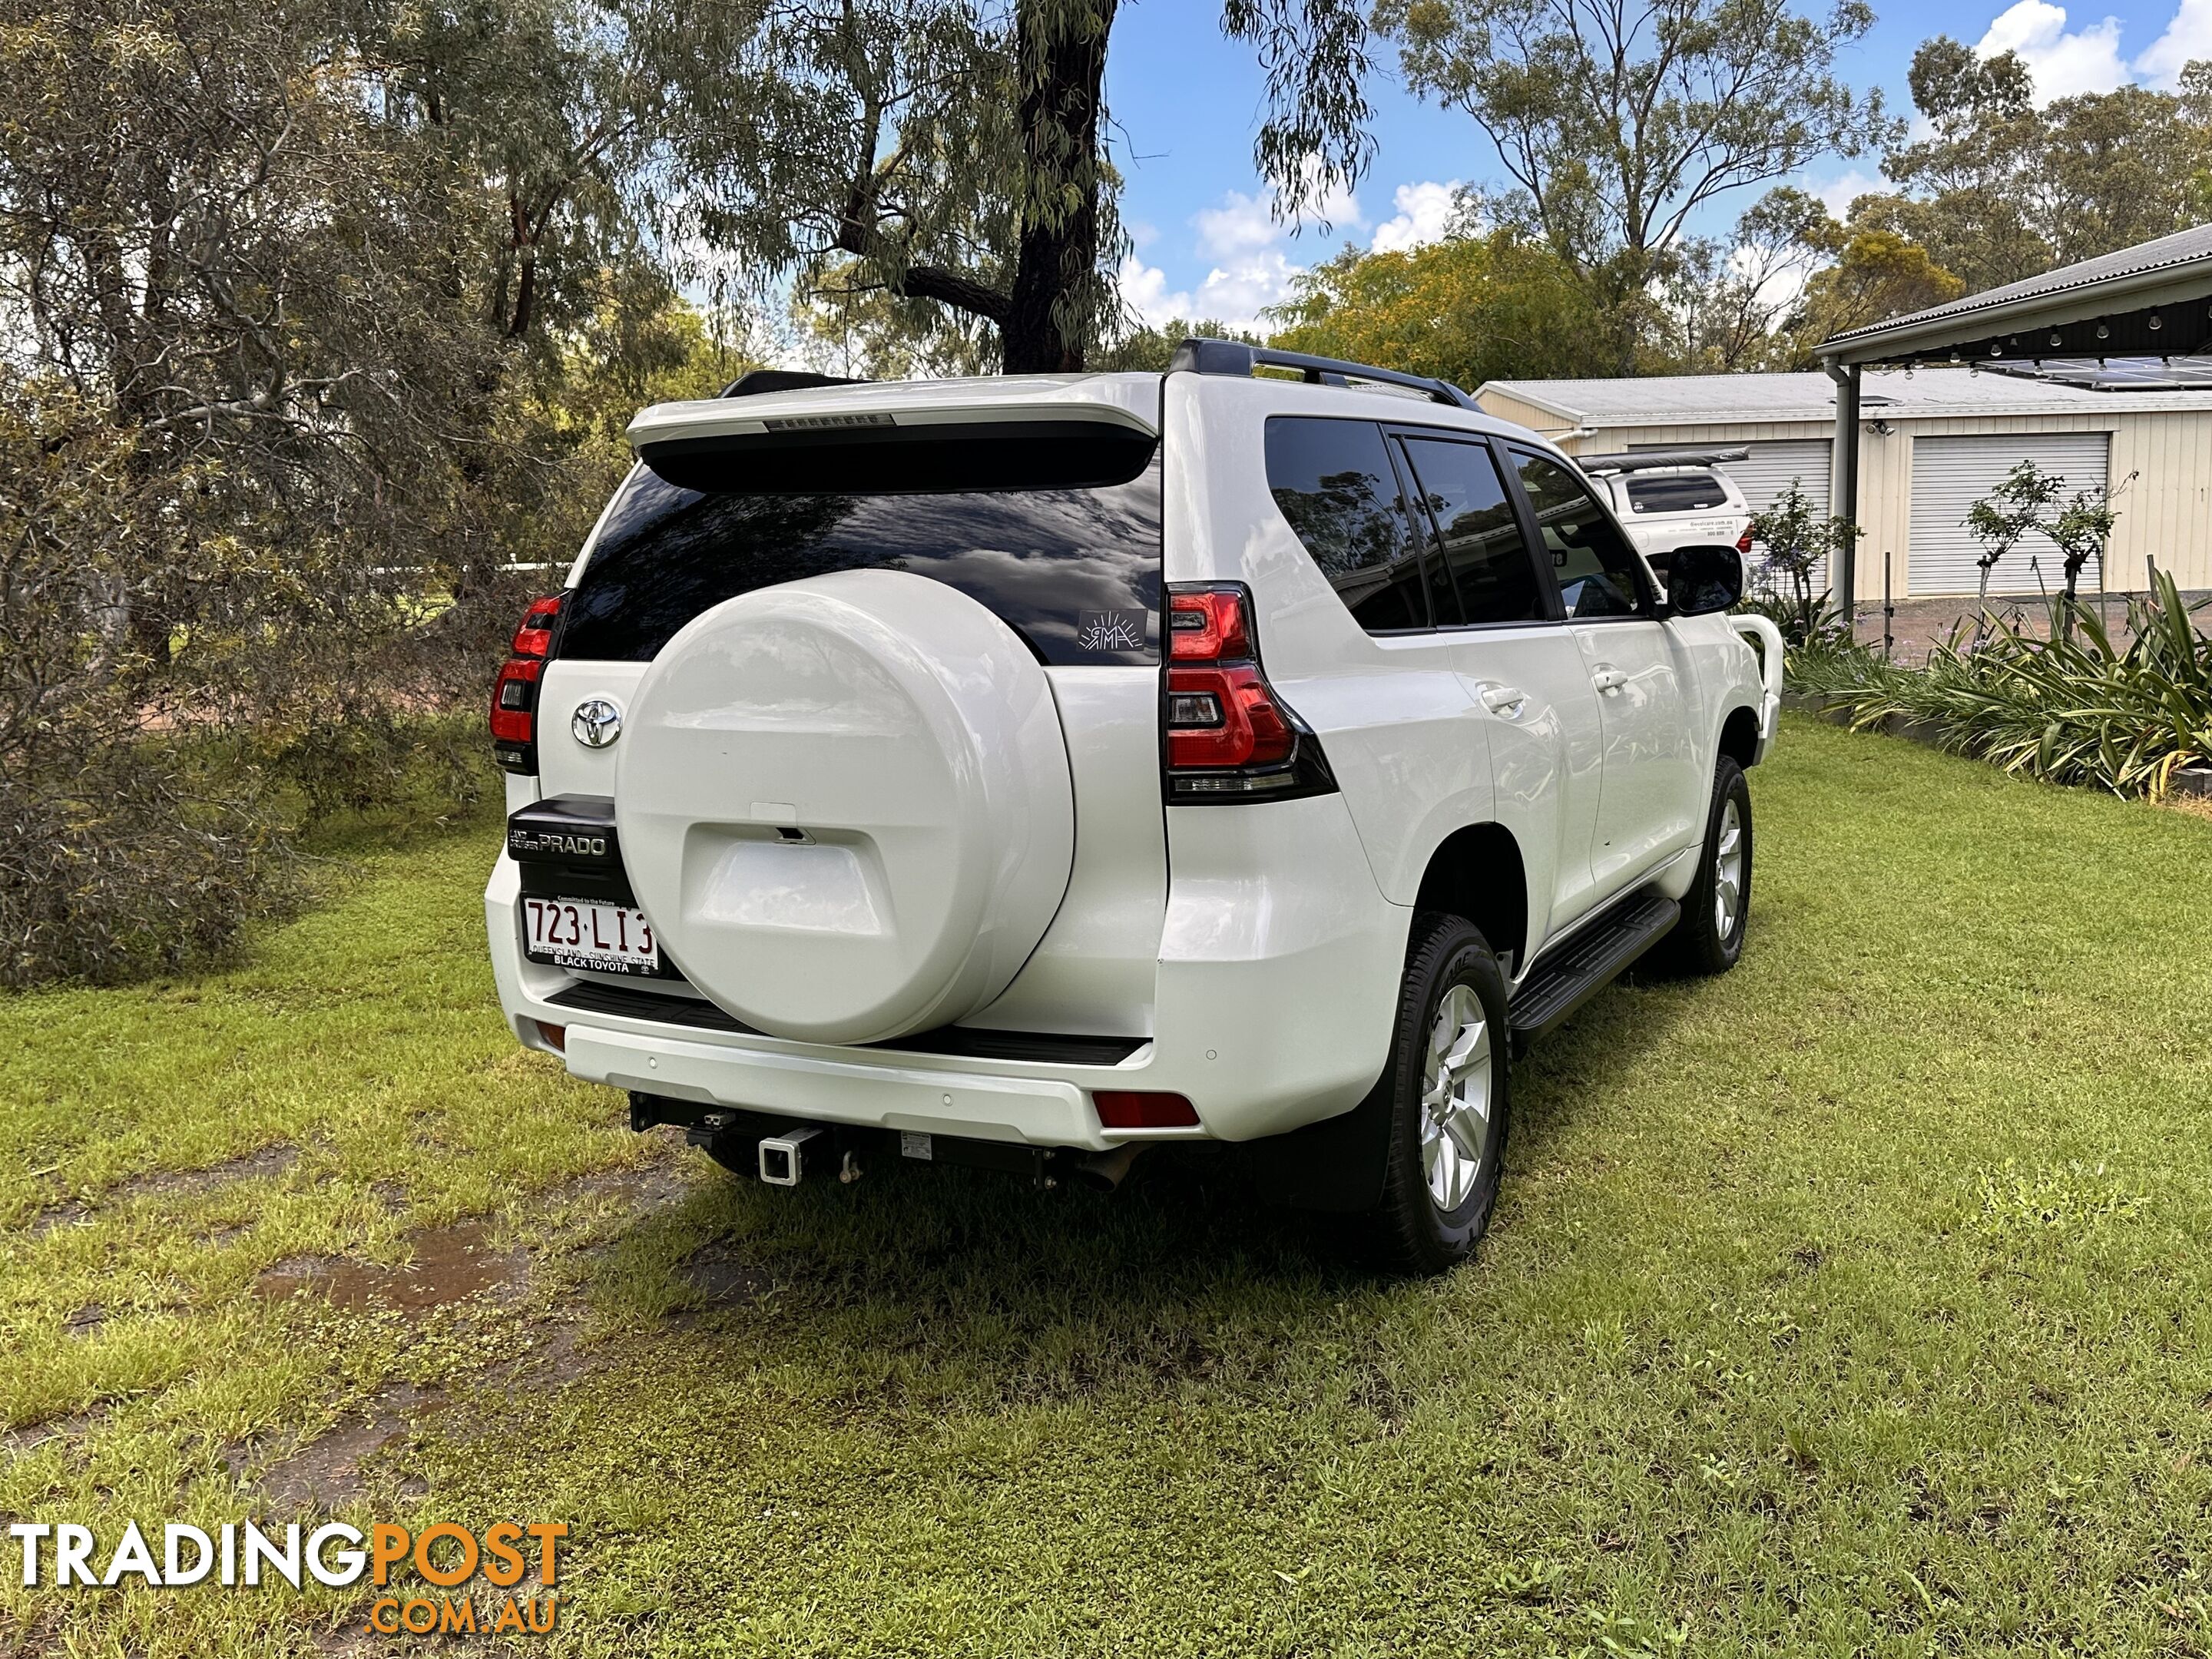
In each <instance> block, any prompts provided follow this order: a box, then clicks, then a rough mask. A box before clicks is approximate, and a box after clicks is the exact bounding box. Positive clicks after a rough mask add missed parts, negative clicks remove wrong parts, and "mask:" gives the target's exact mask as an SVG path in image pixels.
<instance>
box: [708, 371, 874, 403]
mask: <svg viewBox="0 0 2212 1659" xmlns="http://www.w3.org/2000/svg"><path fill="white" fill-rule="evenodd" d="M868 384H869V382H867V381H866V380H854V378H853V377H852V376H851V375H849V374H812V373H810V372H809V371H808V370H806V369H803V368H749V369H747V370H746V371H745V372H744V374H740V375H738V378H737V379H736V380H732V381H731V382H730V383H729V385H727V386H724V387H723V388H722V396H724V397H725V398H757V397H759V396H760V395H761V394H762V393H763V392H805V391H809V390H811V389H812V388H813V387H815V386H866V385H868Z"/></svg>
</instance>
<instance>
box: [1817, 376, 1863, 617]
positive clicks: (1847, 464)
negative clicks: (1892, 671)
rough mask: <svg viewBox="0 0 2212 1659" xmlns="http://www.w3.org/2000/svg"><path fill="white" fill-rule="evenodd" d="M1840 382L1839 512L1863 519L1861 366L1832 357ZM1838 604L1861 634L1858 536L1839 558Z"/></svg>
mask: <svg viewBox="0 0 2212 1659" xmlns="http://www.w3.org/2000/svg"><path fill="white" fill-rule="evenodd" d="M1820 367H1821V368H1825V369H1826V370H1827V371H1828V378H1829V379H1830V380H1833V381H1834V382H1835V383H1836V477H1835V501H1836V504H1835V507H1834V508H1833V511H1834V512H1835V513H1836V515H1837V516H1838V518H1840V519H1842V520H1843V521H1844V523H1845V524H1848V525H1856V524H1857V523H1858V521H1859V366H1858V365H1857V363H1853V364H1851V365H1850V367H1849V368H1844V367H1843V366H1841V365H1838V363H1837V362H1835V360H1834V359H1833V358H1830V359H1829V360H1827V361H1826V362H1823V363H1822V364H1821V365H1820ZM1836 566H1837V568H1836V570H1835V573H1834V574H1835V578H1836V583H1835V586H1836V606H1837V609H1838V610H1839V611H1842V612H1843V614H1844V625H1845V626H1846V627H1848V628H1849V629H1850V630H1851V637H1852V638H1854V639H1856V638H1857V637H1858V540H1857V538H1856V537H1847V538H1844V545H1843V547H1842V549H1841V550H1840V551H1839V552H1838V556H1837V560H1836Z"/></svg>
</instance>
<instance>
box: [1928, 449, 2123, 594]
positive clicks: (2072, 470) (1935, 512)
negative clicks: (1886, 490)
mask: <svg viewBox="0 0 2212 1659" xmlns="http://www.w3.org/2000/svg"><path fill="white" fill-rule="evenodd" d="M2111 444H2112V435H2111V434H2110V433H2108V432H2018V433H2001V434H1994V435H1989V436H1984V437H1972V438H1918V439H1915V440H1914V441H1913V445H1912V544H1911V560H1910V566H1911V578H1910V580H1911V592H1912V595H1913V597H1914V598H1916V599H1923V598H1926V597H1928V596H1929V595H1930V594H1950V593H1972V592H1975V591H1976V589H1977V587H1978V585H1979V583H1980V581H1981V574H1982V573H1981V572H1980V571H1979V570H1978V569H1976V568H1974V561H1975V560H1976V559H1978V558H1979V557H1980V556H1982V545H1981V544H1980V543H1979V542H1978V541H1976V540H1975V539H1974V538H1972V536H1971V535H1969V534H1968V533H1967V532H1966V512H1967V509H1968V508H1970V507H1972V506H1973V504H1974V503H1975V502H1976V501H1980V500H1981V499H1982V498H1983V497H1984V496H1985V495H1988V494H1989V493H1990V490H1992V489H1996V486H1997V485H1998V484H1999V483H2002V481H2003V478H2004V476H2005V474H2006V473H2008V472H2009V471H2012V470H2013V468H2014V467H2015V466H2017V465H2020V464H2021V462H2022V461H2033V462H2034V463H2035V464H2036V465H2038V466H2039V467H2041V468H2042V469H2043V470H2044V471H2045V472H2055V473H2057V474H2058V475H2059V476H2060V477H2063V478H2064V479H2065V480H2066V493H2067V494H2068V495H2072V494H2073V493H2074V492H2075V490H2077V489H2103V488H2104V487H2105V479H2106V462H2107V455H2108V452H2109V450H2110V448H2111ZM2031 560H2033V563H2031V562H2030V561H2031ZM2065 583H2066V571H2065V566H2064V563H2063V561H2062V560H2061V559H2060V557H2059V556H2058V553H2057V550H2056V549H2054V548H2053V547H2052V546H2051V544H2050V543H2048V542H2047V541H2045V540H2044V539H2043V538H2041V537H2040V536H2032V537H2030V538H2028V539H2027V542H2025V543H2024V544H2021V546H2019V547H2016V548H2015V549H2014V550H2012V551H2011V552H2010V553H2008V554H2007V555H2006V556H2004V558H2003V559H2002V560H2001V561H1999V562H1998V564H1997V567H1996V569H1995V570H1993V571H1991V572H1990V592H1992V593H2039V592H2044V591H2045V589H2048V590H2049V591H2050V592H2054V593H2055V592H2057V591H2058V590H2059V589H2060V588H2062V587H2063V586H2065ZM2081 586H2082V589H2083V590H2084V591H2085V592H2086V591H2088V590H2091V589H2093V588H2094V587H2095V586H2097V561H2096V560H2095V559H2094V558H2092V559H2091V560H2090V561H2089V562H2088V563H2087V565H2086V566H2085V567H2083V568H2082V571H2081Z"/></svg>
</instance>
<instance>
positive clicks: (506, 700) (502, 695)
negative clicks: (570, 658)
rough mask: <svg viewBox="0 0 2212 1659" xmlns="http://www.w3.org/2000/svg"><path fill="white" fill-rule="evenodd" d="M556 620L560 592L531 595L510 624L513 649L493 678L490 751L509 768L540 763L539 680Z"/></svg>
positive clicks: (550, 651) (532, 769)
mask: <svg viewBox="0 0 2212 1659" xmlns="http://www.w3.org/2000/svg"><path fill="white" fill-rule="evenodd" d="M560 622H561V596H559V595H557V594H556V596H555V597H553V598H551V599H532V601H531V602H530V609H529V610H527V611H524V612H523V613H522V622H521V624H520V626H519V627H517V628H516V629H515V630H514V645H513V655H512V656H510V657H508V658H507V660H506V661H505V662H503V663H501V665H499V674H498V677H497V678H495V679H494V680H493V681H492V683H491V749H492V755H493V757H494V758H495V759H496V760H497V761H498V762H499V763H500V764H501V766H503V767H505V768H506V769H507V770H508V771H510V772H524V773H531V772H535V771H537V769H538V678H539V676H541V675H542V674H544V671H545V659H547V658H548V657H550V656H551V655H552V654H553V630H554V629H556V628H557V627H558V626H559V625H560Z"/></svg>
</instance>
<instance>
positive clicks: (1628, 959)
mask: <svg viewBox="0 0 2212 1659" xmlns="http://www.w3.org/2000/svg"><path fill="white" fill-rule="evenodd" d="M1681 914H1682V907H1681V906H1680V905H1679V904H1677V903H1675V902H1674V900H1673V899H1670V898H1661V897H1660V896H1658V895H1657V894H1656V893H1655V894H1651V895H1649V896H1645V897H1643V898H1632V899H1630V900H1628V901H1627V902H1625V903H1623V904H1621V905H1620V906H1618V907H1616V908H1614V909H1613V911H1612V912H1610V913H1609V914H1608V915H1605V916H1602V917H1601V918H1600V919H1599V920H1597V921H1594V922H1592V923H1590V925H1589V927H1585V928H1583V930H1582V932H1580V933H1577V934H1576V935H1575V936H1574V937H1573V938H1572V939H1569V940H1567V942H1566V943H1565V944H1564V945H1561V946H1560V947H1559V949H1558V950H1556V951H1547V952H1546V953H1545V954H1544V955H1542V956H1541V957H1537V958H1536V965H1535V967H1534V969H1531V970H1530V971H1529V975H1528V978H1527V979H1526V980H1524V981H1522V985H1521V988H1520V989H1519V990H1517V991H1516V992H1515V993H1514V994H1513V1002H1512V1006H1510V1007H1509V1008H1508V1009H1507V1010H1506V1022H1507V1024H1510V1026H1511V1027H1512V1028H1513V1035H1514V1036H1515V1038H1516V1040H1519V1041H1522V1042H1525V1041H1526V1040H1527V1039H1528V1038H1529V1037H1533V1036H1537V1035H1538V1034H1539V1033H1541V1032H1544V1031H1548V1030H1551V1029H1552V1027H1553V1026H1554V1025H1557V1024H1559V1022H1560V1021H1561V1020H1563V1019H1565V1018H1566V1017H1567V1016H1568V1015H1569V1014H1571V1013H1572V1012H1574V1011H1575V1010H1576V1009H1577V1008H1579V1007H1581V1006H1583V1003H1585V1002H1587V1001H1589V1000H1590V998H1592V997H1593V996H1595V995H1596V994H1598V993H1599V992H1600V991H1601V990H1603V989H1604V988H1605V987H1607V985H1609V984H1611V983H1612V982H1613V981H1614V980H1615V979H1617V978H1619V977H1620V975H1621V974H1622V973H1623V972H1624V971H1625V970H1626V969H1627V967H1628V965H1629V964H1630V963H1632V962H1634V961H1635V960H1636V958H1637V957H1640V956H1642V955H1643V954H1644V952H1645V951H1648V950H1650V948H1651V947H1652V946H1653V945H1656V944H1657V943H1658V942H1659V941H1660V940H1661V939H1664V938H1665V937H1666V936H1667V932H1668V929H1669V928H1671V927H1674V922H1675V920H1676V918H1678V917H1679V916H1680V915H1681Z"/></svg>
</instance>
